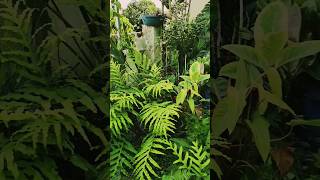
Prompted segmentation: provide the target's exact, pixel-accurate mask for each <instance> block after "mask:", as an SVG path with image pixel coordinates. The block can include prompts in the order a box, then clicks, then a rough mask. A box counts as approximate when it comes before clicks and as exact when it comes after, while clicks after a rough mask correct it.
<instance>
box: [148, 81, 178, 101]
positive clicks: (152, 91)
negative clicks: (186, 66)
mask: <svg viewBox="0 0 320 180" xmlns="http://www.w3.org/2000/svg"><path fill="white" fill-rule="evenodd" d="M173 88H174V84H173V83H172V82H170V81H168V80H162V81H160V82H158V83H156V84H151V85H148V86H146V87H145V88H144V92H145V93H146V94H149V95H151V96H153V97H158V96H161V93H163V92H170V91H172V90H173Z"/></svg>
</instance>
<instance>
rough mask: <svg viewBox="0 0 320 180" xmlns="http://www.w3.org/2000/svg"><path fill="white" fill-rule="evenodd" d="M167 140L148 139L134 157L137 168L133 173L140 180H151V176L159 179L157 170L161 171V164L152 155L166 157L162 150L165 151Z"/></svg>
mask: <svg viewBox="0 0 320 180" xmlns="http://www.w3.org/2000/svg"><path fill="white" fill-rule="evenodd" d="M163 145H165V140H163V139H161V138H156V137H153V136H150V137H147V139H146V140H145V141H144V143H143V144H142V146H141V150H140V151H139V153H138V154H137V155H136V156H135V157H134V159H135V162H134V164H135V168H134V171H133V173H134V174H135V176H136V177H137V179H139V180H144V179H148V180H151V179H152V178H151V175H153V176H155V177H159V176H158V174H157V173H156V172H155V168H157V169H161V167H160V166H159V164H158V163H157V162H156V161H155V160H154V159H153V158H152V156H151V155H164V153H163V152H161V150H164V149H165V147H164V146H163Z"/></svg>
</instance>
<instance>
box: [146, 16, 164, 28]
mask: <svg viewBox="0 0 320 180" xmlns="http://www.w3.org/2000/svg"><path fill="white" fill-rule="evenodd" d="M141 19H142V22H143V24H144V25H146V26H154V27H158V26H161V25H162V23H163V20H164V17H163V16H154V15H144V16H142V17H141Z"/></svg>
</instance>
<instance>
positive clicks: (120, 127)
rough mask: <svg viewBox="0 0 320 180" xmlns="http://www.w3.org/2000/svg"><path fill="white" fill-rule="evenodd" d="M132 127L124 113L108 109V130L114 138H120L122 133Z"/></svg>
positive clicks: (112, 107)
mask: <svg viewBox="0 0 320 180" xmlns="http://www.w3.org/2000/svg"><path fill="white" fill-rule="evenodd" d="M132 125H133V122H132V120H131V119H130V117H129V115H128V113H127V112H126V111H121V110H120V109H118V108H116V107H114V106H111V108H110V128H111V131H112V134H113V135H115V136H120V135H121V134H122V133H123V132H126V131H128V130H129V127H130V126H132Z"/></svg>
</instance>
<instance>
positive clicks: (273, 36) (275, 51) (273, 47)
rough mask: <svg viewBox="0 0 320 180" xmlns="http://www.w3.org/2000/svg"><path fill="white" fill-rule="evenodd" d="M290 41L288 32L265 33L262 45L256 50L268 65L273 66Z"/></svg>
mask: <svg viewBox="0 0 320 180" xmlns="http://www.w3.org/2000/svg"><path fill="white" fill-rule="evenodd" d="M287 42H288V32H271V33H268V34H266V35H265V38H264V39H263V40H261V43H260V47H257V48H256V52H257V53H260V57H261V58H262V59H263V62H266V64H267V65H269V66H273V65H274V64H275V63H276V62H277V61H279V60H278V59H279V58H280V57H281V52H282V50H283V48H284V47H285V45H286V44H287Z"/></svg>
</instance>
